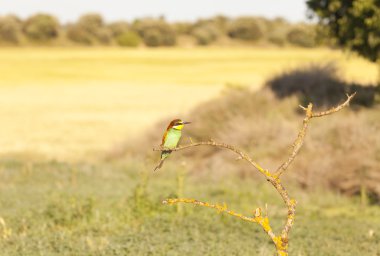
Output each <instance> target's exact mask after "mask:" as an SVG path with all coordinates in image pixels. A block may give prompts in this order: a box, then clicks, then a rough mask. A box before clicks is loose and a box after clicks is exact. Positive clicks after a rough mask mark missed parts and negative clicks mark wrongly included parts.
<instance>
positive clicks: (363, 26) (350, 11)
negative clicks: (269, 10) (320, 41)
mask: <svg viewBox="0 0 380 256" xmlns="http://www.w3.org/2000/svg"><path fill="white" fill-rule="evenodd" d="M307 6H308V7H309V9H310V10H312V11H313V12H314V13H315V15H316V16H317V17H318V18H319V23H320V24H321V25H322V26H323V27H325V28H326V29H327V30H328V33H329V35H330V36H332V37H333V38H334V39H335V41H336V43H337V44H338V45H339V46H343V47H347V48H349V49H351V50H353V51H355V52H357V53H359V54H360V55H361V56H363V57H365V58H367V59H368V60H370V61H373V62H376V61H379V59H380V0H329V1H327V0H307ZM379 64H380V63H379Z"/></svg>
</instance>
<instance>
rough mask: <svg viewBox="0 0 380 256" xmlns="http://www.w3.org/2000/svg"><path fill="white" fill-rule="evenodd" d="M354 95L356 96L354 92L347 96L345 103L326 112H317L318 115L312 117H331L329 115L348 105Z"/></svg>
mask: <svg viewBox="0 0 380 256" xmlns="http://www.w3.org/2000/svg"><path fill="white" fill-rule="evenodd" d="M355 95H356V92H354V93H353V94H351V95H347V100H346V101H345V102H343V103H342V104H340V105H339V106H336V107H333V108H331V109H329V110H327V111H323V112H319V113H313V115H312V117H321V116H327V115H331V114H334V113H336V112H338V111H339V110H341V109H342V108H344V107H347V106H348V105H350V101H351V100H352V98H353V97H355Z"/></svg>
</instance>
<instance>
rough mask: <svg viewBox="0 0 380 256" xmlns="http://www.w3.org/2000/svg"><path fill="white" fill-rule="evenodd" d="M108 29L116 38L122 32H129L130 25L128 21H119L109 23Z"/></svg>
mask: <svg viewBox="0 0 380 256" xmlns="http://www.w3.org/2000/svg"><path fill="white" fill-rule="evenodd" d="M108 29H109V30H110V32H111V34H112V36H113V37H114V38H116V37H118V36H120V35H121V34H123V33H126V32H128V31H129V30H130V27H129V24H128V22H124V21H118V22H114V23H111V24H109V25H108Z"/></svg>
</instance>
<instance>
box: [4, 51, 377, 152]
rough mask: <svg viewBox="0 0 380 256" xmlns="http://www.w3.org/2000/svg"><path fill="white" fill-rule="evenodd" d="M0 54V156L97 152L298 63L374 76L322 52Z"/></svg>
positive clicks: (358, 62) (367, 79)
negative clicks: (230, 87) (228, 87)
mask: <svg viewBox="0 0 380 256" xmlns="http://www.w3.org/2000/svg"><path fill="white" fill-rule="evenodd" d="M0 57H1V59H2V61H1V62H0V70H2V75H1V76H0V101H1V103H2V108H1V109H0V115H1V116H2V131H3V132H2V133H1V134H0V144H1V145H3V146H2V147H1V149H0V151H1V152H2V153H8V152H13V153H29V154H37V155H45V156H47V157H48V158H57V159H73V158H74V159H78V158H79V159H80V158H81V157H83V156H87V155H90V156H94V155H98V153H101V152H104V151H107V150H108V149H109V148H111V147H113V145H115V144H118V141H120V140H123V138H127V140H128V141H131V138H135V137H138V135H139V134H140V133H141V132H142V131H145V130H146V129H149V127H150V126H152V125H153V124H154V123H155V122H156V121H157V120H159V119H161V118H164V117H167V116H173V115H176V114H178V113H185V112H187V111H189V110H190V109H191V108H193V107H195V106H196V105H197V104H198V103H201V102H203V101H205V100H207V99H210V98H213V97H215V96H216V95H218V92H219V91H220V90H221V89H222V88H223V86H224V85H225V84H228V83H232V84H235V83H236V84H242V85H244V86H247V87H250V88H254V89H256V88H259V87H260V86H262V84H263V83H264V82H265V81H266V80H267V79H268V78H270V77H272V76H273V74H278V73H280V71H282V70H284V69H288V68H290V67H297V66H299V65H304V64H305V63H309V62H324V61H327V60H331V61H336V63H337V65H338V66H339V67H340V69H341V70H342V71H344V72H341V74H339V76H340V77H342V79H344V80H345V81H357V82H361V81H362V82H363V83H373V82H374V81H375V80H376V77H377V73H376V72H377V69H376V65H374V64H370V63H368V62H366V61H365V60H363V59H360V58H357V57H354V56H350V57H348V56H347V55H344V54H342V53H341V52H339V51H331V50H327V49H313V50H304V49H292V48H285V49H278V48H273V49H263V48H260V49H259V48H196V49H180V48H173V49H163V48H161V49H137V50H122V49H116V48H92V49H83V48H77V49H72V48H70V49H66V48H33V49H32V48H2V49H0ZM173 95H174V96H173ZM57 145H59V147H57ZM146 146H147V148H149V147H150V145H146Z"/></svg>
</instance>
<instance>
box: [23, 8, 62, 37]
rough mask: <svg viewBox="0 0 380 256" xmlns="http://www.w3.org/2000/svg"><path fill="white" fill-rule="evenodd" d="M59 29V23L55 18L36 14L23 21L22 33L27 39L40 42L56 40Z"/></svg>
mask: <svg viewBox="0 0 380 256" xmlns="http://www.w3.org/2000/svg"><path fill="white" fill-rule="evenodd" d="M59 28H60V25H59V22H58V20H57V19H56V18H55V17H53V16H51V15H48V14H36V15H33V16H32V17H30V18H28V19H27V20H26V21H25V23H24V28H23V31H24V33H25V35H26V36H27V37H28V38H29V39H31V40H34V41H40V42H42V41H49V40H51V39H54V38H57V37H58V34H59Z"/></svg>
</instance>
